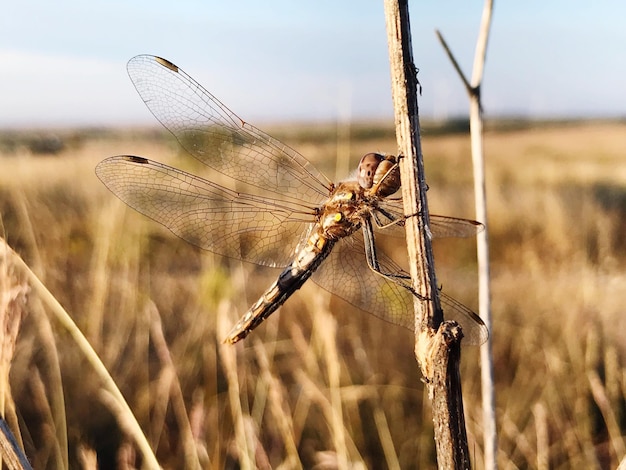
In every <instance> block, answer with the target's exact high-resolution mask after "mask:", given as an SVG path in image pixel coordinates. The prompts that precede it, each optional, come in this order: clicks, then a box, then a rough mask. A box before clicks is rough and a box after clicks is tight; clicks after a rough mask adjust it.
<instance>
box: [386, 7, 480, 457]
mask: <svg viewBox="0 0 626 470" xmlns="http://www.w3.org/2000/svg"><path fill="white" fill-rule="evenodd" d="M385 18H386V23H387V40H388V45H389V59H390V63H391V82H392V83H391V85H392V96H393V103H394V110H395V123H396V135H397V138H398V147H399V149H400V152H401V154H402V155H403V156H404V158H402V159H401V165H400V171H401V179H402V198H403V200H404V211H405V214H417V216H416V217H409V218H408V219H407V223H406V232H407V249H408V254H409V264H410V272H411V279H412V283H413V288H414V289H415V291H416V292H417V293H418V294H419V295H420V296H422V298H426V299H430V300H429V301H427V302H423V301H418V299H416V302H415V337H416V345H415V354H416V357H417V361H418V363H419V366H420V369H421V371H422V374H423V375H424V377H425V380H426V382H427V384H428V385H427V386H428V388H429V396H430V397H431V400H432V404H433V422H434V429H435V442H436V447H437V462H438V465H439V468H446V469H452V468H469V467H470V461H469V453H468V447H467V435H466V431H465V418H464V414H463V401H462V396H461V383H460V374H459V368H458V367H459V360H460V354H461V349H460V342H461V338H462V333H461V329H460V328H459V327H458V325H456V324H454V323H452V322H443V323H442V321H443V312H442V310H441V305H440V301H439V293H438V290H437V288H436V286H437V281H436V277H435V270H434V257H433V252H432V243H431V237H430V230H429V225H430V221H429V214H428V203H427V200H426V183H425V176H424V162H423V157H422V152H421V143H420V130H419V114H418V105H417V93H418V88H419V84H418V82H417V77H416V76H415V70H416V67H415V65H414V63H413V57H412V47H411V36H410V24H409V16H408V2H407V0H385Z"/></svg>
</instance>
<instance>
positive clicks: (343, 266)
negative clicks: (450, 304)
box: [311, 231, 414, 329]
mask: <svg viewBox="0 0 626 470" xmlns="http://www.w3.org/2000/svg"><path fill="white" fill-rule="evenodd" d="M311 279H313V281H314V282H315V283H316V284H318V285H319V286H321V287H323V288H324V289H326V290H327V291H329V292H331V293H333V294H335V295H338V296H339V297H341V298H342V299H344V300H345V301H347V302H348V303H350V304H352V305H354V306H355V307H357V308H359V309H361V310H364V311H366V312H368V313H371V314H373V315H375V316H377V317H379V318H381V319H383V320H385V321H388V322H390V323H394V324H396V325H401V326H403V327H405V328H409V329H413V324H414V321H413V314H412V312H413V295H412V294H411V293H410V292H409V291H408V290H406V289H404V288H403V287H401V286H400V285H398V284H396V283H393V282H391V281H389V280H387V279H386V278H385V277H383V276H380V275H378V274H376V273H375V272H374V271H372V270H371V269H370V268H369V266H368V265H367V261H366V259H365V246H364V243H363V235H362V234H361V232H360V231H359V232H357V233H355V234H353V235H352V236H350V237H348V238H344V239H342V240H339V241H338V242H337V243H336V244H335V247H334V249H333V251H332V253H331V254H330V255H329V256H328V258H327V259H326V260H325V261H324V262H323V263H322V264H321V265H320V267H319V268H318V269H317V271H316V272H315V273H314V274H313V275H312V276H311Z"/></svg>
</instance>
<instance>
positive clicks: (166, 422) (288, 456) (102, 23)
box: [0, 0, 626, 468]
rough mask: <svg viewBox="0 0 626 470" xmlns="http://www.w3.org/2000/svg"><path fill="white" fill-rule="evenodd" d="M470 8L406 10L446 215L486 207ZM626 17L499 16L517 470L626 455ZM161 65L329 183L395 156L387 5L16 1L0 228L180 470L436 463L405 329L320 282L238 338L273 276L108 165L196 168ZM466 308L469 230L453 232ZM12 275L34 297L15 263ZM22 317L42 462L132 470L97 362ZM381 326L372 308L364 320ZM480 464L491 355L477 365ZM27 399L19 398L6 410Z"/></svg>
mask: <svg viewBox="0 0 626 470" xmlns="http://www.w3.org/2000/svg"><path fill="white" fill-rule="evenodd" d="M481 10H482V4H480V3H474V4H469V3H468V2H462V1H458V0H457V1H453V2H450V3H448V4H446V5H438V4H434V3H433V4H427V5H420V4H417V3H414V4H412V10H411V21H412V29H413V46H414V53H415V59H416V62H417V66H418V67H419V69H420V72H419V79H420V82H421V84H422V86H423V93H422V96H421V97H420V101H419V102H420V112H421V118H422V123H423V132H422V134H423V150H424V153H425V158H426V162H425V165H426V177H427V183H428V184H429V188H430V189H429V203H430V209H431V211H432V212H433V213H438V214H444V215H451V216H457V217H466V218H473V207H474V204H473V201H472V197H473V189H472V183H473V182H472V170H471V155H470V148H469V136H468V125H467V118H466V115H467V109H468V104H467V97H466V95H465V91H464V89H463V87H462V85H461V83H460V81H459V79H458V77H457V75H456V73H455V72H454V70H453V68H452V66H451V65H450V64H449V62H448V59H447V58H446V56H445V54H444V52H443V50H442V48H441V47H440V45H439V43H438V42H437V40H436V37H435V35H434V29H435V28H438V29H439V30H441V32H442V33H443V34H444V36H445V38H446V40H447V41H448V43H449V44H450V46H451V47H452V49H453V51H454V53H455V54H456V57H457V59H458V60H459V61H460V63H461V66H462V67H463V69H464V70H465V72H466V74H468V75H470V74H471V66H472V62H473V55H474V45H475V40H476V35H477V30H478V25H479V21H480V16H481ZM625 15H626V6H625V5H624V4H623V3H621V2H617V1H605V2H601V3H589V4H584V5H583V4H572V3H571V2H564V1H555V2H550V3H549V4H547V3H545V2H544V3H541V2H536V3H535V4H525V5H524V6H523V7H522V6H520V5H517V4H514V3H510V2H509V3H502V4H500V3H496V6H495V11H494V17H493V27H492V33H491V37H490V43H489V46H488V55H487V64H486V70H485V79H484V82H483V89H482V96H483V105H484V109H485V117H486V119H487V123H486V134H485V152H486V170H487V197H488V214H489V220H488V222H489V227H490V230H491V232H490V239H491V261H492V290H493V291H492V297H493V306H492V310H493V311H492V314H493V318H494V326H493V331H492V332H491V335H492V339H493V342H494V343H493V344H494V356H495V375H496V400H497V403H496V404H497V410H496V414H497V419H498V429H499V434H500V441H499V454H498V460H499V463H500V465H501V467H502V468H615V467H616V465H617V463H618V462H619V461H620V460H621V459H622V458H623V457H624V454H625V453H626V445H625V442H624V439H623V435H624V432H625V431H624V430H625V429H626V410H625V396H626V368H625V366H624V359H625V353H626V348H625V346H626V344H625V340H624V337H623V331H624V328H625V327H626V325H625V324H624V323H625V321H624V297H625V294H626V272H625V269H624V262H625V261H626V241H625V240H626V237H625V236H624V234H625V229H626V156H625V151H626V121H625V117H626V87H624V85H623V77H624V76H625V75H626V60H625V59H624V54H623V45H624V44H626V30H624V28H623V27H622V25H621V23H622V22H623V21H622V20H623V18H624V17H625ZM141 53H151V54H156V55H160V56H163V57H165V58H167V59H169V60H171V61H173V62H174V63H175V64H177V65H178V66H180V67H181V68H183V69H184V70H185V71H186V72H188V73H189V74H190V75H191V76H193V77H194V78H195V79H196V80H197V81H198V82H200V83H201V84H203V85H204V86H205V87H206V88H207V89H208V90H209V91H211V92H212V93H214V94H215V95H216V96H217V97H218V98H219V99H220V100H222V101H223V102H224V103H225V104H226V105H227V106H228V107H230V108H231V109H233V110H234V111H235V112H236V113H237V114H239V115H240V116H241V117H242V118H244V119H246V120H247V121H249V122H252V123H253V124H255V125H257V126H259V127H261V128H262V129H264V130H266V131H267V132H269V133H270V134H272V135H273V136H275V137H277V138H279V139H281V140H283V141H284V142H286V143H288V144H290V145H291V146H292V147H294V148H295V149H297V150H298V151H299V152H300V153H302V154H303V155H304V156H305V157H306V158H308V159H309V160H310V161H312V162H313V163H314V165H315V166H317V167H318V168H319V169H321V170H322V171H323V172H325V173H326V174H327V175H328V176H329V177H331V178H335V177H336V178H342V177H345V176H346V175H347V173H348V172H349V171H351V170H353V169H354V168H356V165H357V163H358V161H359V159H360V157H361V156H362V155H363V154H364V153H366V152H370V151H382V152H387V153H392V154H393V153H395V152H396V143H395V133H394V129H393V122H392V121H393V118H392V116H393V110H392V104H391V98H390V86H389V66H388V59H387V45H386V33H385V23H384V16H383V5H382V2H368V3H367V4H364V3H363V2H356V1H350V2H342V3H341V4H337V2H329V1H324V2H299V3H298V4H294V3H293V2H287V1H280V2H273V3H272V7H271V8H269V7H267V6H264V5H261V4H258V3H255V2H249V1H244V2H239V3H238V4H237V7H236V8H235V7H233V6H232V5H229V4H228V3H227V2H177V3H169V2H160V1H159V2H150V3H148V2H144V1H138V2H99V3H91V4H87V3H81V2H69V1H63V2H56V3H47V2H29V3H24V2H22V3H19V2H13V3H12V4H11V5H10V6H7V7H6V8H5V11H4V13H3V15H2V16H1V17H0V63H1V64H2V66H0V223H1V227H2V229H1V230H2V234H3V237H4V238H5V239H6V240H7V242H8V243H9V245H10V246H12V247H13V248H14V249H15V250H16V251H17V252H18V253H19V254H20V255H21V256H22V257H23V258H24V260H25V261H26V262H27V263H28V264H29V266H30V267H31V268H32V269H33V270H34V271H35V272H36V273H37V274H38V275H39V276H40V278H41V279H42V280H43V282H44V283H45V284H46V285H47V287H48V288H49V289H50V290H51V292H52V293H53V294H54V295H55V296H56V297H57V298H58V299H59V301H60V302H61V303H62V304H63V306H64V307H65V308H66V309H67V310H68V311H69V312H70V314H71V315H72V316H73V317H74V319H75V320H76V322H77V323H78V324H79V326H80V327H81V329H82V330H83V331H84V332H85V334H86V335H87V337H88V338H89V340H90V342H91V343H92V344H93V345H94V347H95V348H96V350H97V351H98V353H99V354H100V356H101V358H102V359H103V361H104V362H105V364H106V366H107V368H108V369H109V370H110V371H111V373H112V374H113V377H114V379H115V380H116V382H117V383H118V385H119V386H120V388H121V389H122V392H123V393H124V395H125V396H126V398H127V400H128V401H129V403H130V405H131V408H132V409H133V411H134V412H135V414H136V416H137V418H138V420H139V422H140V424H141V425H142V428H143V429H144V430H145V432H146V434H147V435H148V438H149V440H150V442H151V444H152V445H153V448H155V449H156V452H157V457H158V458H159V461H160V462H161V464H162V465H163V466H164V467H166V468H182V467H183V466H191V462H194V458H191V457H190V456H189V453H188V452H186V450H188V449H189V448H190V447H191V448H192V449H194V450H195V453H196V455H197V456H198V457H197V459H198V460H199V462H200V464H201V465H202V466H203V467H207V468H225V467H226V468H237V467H238V466H239V465H240V455H241V454H240V452H241V449H242V446H243V447H245V448H247V449H248V450H249V452H250V453H251V455H252V456H253V458H254V460H255V464H256V466H258V467H262V468H263V467H265V468H269V467H279V466H281V465H283V466H285V467H289V468H291V467H298V466H299V465H301V466H302V467H304V468H312V467H314V466H318V468H333V467H341V466H342V465H343V466H346V465H351V466H354V467H357V468H385V467H388V468H430V467H433V466H434V465H435V449H434V442H433V439H432V420H431V415H430V402H429V400H428V397H427V396H426V394H425V391H424V390H425V389H424V386H423V384H422V383H421V382H420V374H419V371H418V368H417V366H416V363H415V360H414V357H413V352H412V351H413V337H412V335H411V333H410V332H409V331H407V330H404V329H402V328H399V327H396V326H393V325H388V324H386V323H383V322H381V321H380V320H378V319H376V318H374V317H371V316H369V315H364V314H361V313H360V312H355V311H353V310H351V309H349V308H347V307H346V306H345V305H344V304H342V303H340V302H337V301H336V299H334V298H332V297H330V296H328V295H327V294H326V293H325V292H324V291H322V290H321V289H320V288H318V287H317V286H315V285H307V286H305V287H304V288H303V289H302V291H301V292H299V293H298V294H296V295H295V296H294V297H293V298H291V299H290V300H289V301H288V302H287V304H286V305H285V306H284V307H283V308H282V309H281V311H280V312H279V313H276V314H274V315H272V317H270V319H269V320H268V321H266V322H265V324H264V325H263V326H261V327H260V328H259V329H258V330H257V331H255V332H254V333H253V334H252V335H251V336H250V337H249V338H248V339H246V340H245V341H244V343H243V344H242V345H239V346H237V347H236V348H231V349H224V348H223V347H221V346H220V342H221V340H222V339H223V337H224V333H225V331H226V330H227V329H228V328H229V326H230V325H232V324H233V323H234V322H235V321H236V319H237V318H239V316H240V315H241V314H242V313H243V312H244V311H245V310H246V309H247V308H248V307H249V305H250V304H251V303H253V302H254V301H255V300H256V299H257V298H258V295H259V294H260V293H261V292H262V291H263V290H264V289H265V288H266V287H267V286H268V285H269V284H270V283H271V282H272V281H273V280H274V279H275V276H276V272H274V271H272V270H267V269H263V268H259V267H257V266H253V265H247V264H245V263H240V262H237V261H233V260H229V259H224V258H221V257H219V256H215V255H214V254H212V253H208V252H203V251H201V250H198V249H196V248H194V247H192V246H190V245H188V244H186V243H185V242H183V241H182V240H179V239H177V238H176V237H174V236H173V235H171V234H170V233H169V232H168V231H167V230H165V229H163V228H162V227H161V226H159V225H157V224H156V223H154V222H152V221H150V220H147V219H145V218H144V217H142V216H140V215H139V214H137V213H135V212H133V211H132V210H130V209H127V208H126V207H125V206H124V205H123V204H121V203H120V202H119V201H118V200H117V199H116V198H115V197H114V196H113V195H112V194H111V193H109V192H108V191H107V190H106V189H105V188H104V186H103V185H102V184H101V183H100V182H99V181H98V179H97V178H96V176H95V174H94V171H93V169H94V167H95V165H96V164H97V163H98V162H99V161H101V160H102V159H104V158H106V157H108V156H111V155H117V154H135V155H142V156H145V157H149V158H152V159H154V160H159V161H163V162H168V163H170V164H173V165H176V166H179V167H184V168H188V169H189V168H190V160H191V157H189V155H186V154H185V153H184V152H183V151H182V150H181V149H180V148H179V147H178V145H177V143H176V142H175V140H174V139H173V138H172V137H171V135H170V134H169V133H167V131H165V130H164V129H163V128H161V127H159V126H158V123H157V122H156V121H155V120H154V118H153V117H152V115H151V114H150V112H149V111H148V110H147V109H146V107H145V105H144V104H143V103H142V102H141V99H140V98H139V97H138V95H137V93H136V92H135V90H134V88H133V86H132V83H131V82H130V80H129V79H128V76H127V74H126V70H125V65H126V62H127V61H128V59H129V58H131V57H132V56H134V55H137V54H141ZM435 250H436V251H435V257H436V262H437V272H438V278H439V280H440V282H442V284H443V286H444V289H445V291H446V292H447V293H449V294H451V295H453V296H454V297H455V298H457V299H459V300H460V301H462V302H463V303H464V304H466V305H468V306H469V307H471V308H474V309H475V308H476V306H477V302H476V298H477V291H476V290H477V280H476V274H475V272H476V262H475V243H474V242H473V241H472V240H471V239H470V240H466V239H465V240H438V241H436V244H435ZM2 267H3V269H2V272H3V274H4V275H3V276H2V278H3V281H2V283H0V288H2V289H4V290H5V291H6V292H8V291H10V290H11V287H12V286H13V284H14V283H17V284H19V283H20V282H23V280H21V279H20V278H19V276H17V275H14V273H13V272H12V271H11V270H10V269H9V268H8V267H6V266H4V265H3V266H2ZM45 313H46V309H45V307H43V306H42V305H41V304H40V303H39V302H38V301H37V299H36V298H35V297H34V296H30V297H29V299H28V302H27V303H26V305H24V306H23V308H22V315H21V318H22V324H21V331H20V334H19V336H18V340H17V344H16V345H15V347H16V349H15V353H14V355H13V364H12V367H11V375H10V388H11V392H10V393H7V396H6V397H5V399H7V400H8V403H12V400H14V406H13V405H10V406H8V409H14V410H15V412H14V415H15V421H16V423H18V425H19V433H20V434H21V439H22V440H23V442H24V445H25V448H26V451H27V455H28V456H29V457H30V458H31V459H33V463H34V466H35V468H62V467H64V466H65V465H66V462H69V464H68V465H69V467H71V468H95V465H96V461H97V464H98V465H99V467H100V468H111V467H119V468H130V467H133V466H138V465H139V463H140V462H139V461H138V459H137V457H136V456H135V453H134V451H133V447H132V445H131V444H130V443H129V441H128V439H127V438H126V437H125V433H124V432H123V431H122V430H121V427H120V425H119V424H118V423H117V421H116V419H115V417H114V416H115V413H114V410H112V409H111V408H110V407H109V406H107V401H106V399H105V398H103V396H102V394H101V392H100V388H101V387H100V385H101V384H100V383H98V381H97V380H95V379H94V378H93V373H92V371H91V369H90V366H89V365H87V364H86V363H85V361H84V359H82V358H81V356H80V355H79V354H78V352H77V350H76V348H75V347H73V345H72V343H71V342H70V341H68V339H67V337H66V335H65V333H64V332H63V330H62V329H61V328H59V327H57V326H56V325H55V324H54V323H53V324H51V325H50V324H48V323H47V320H46V318H47V317H46V315H45ZM370 317H371V318H370ZM463 354H464V356H463V364H462V366H463V371H462V373H463V381H464V382H463V386H464V397H465V401H466V403H465V407H466V414H467V416H466V419H467V426H468V434H469V437H470V450H471V452H472V455H473V459H472V460H473V461H474V462H475V466H476V468H482V435H481V432H482V430H481V419H482V418H481V409H480V406H481V403H480V381H479V376H480V370H479V368H480V365H479V363H478V349H477V348H472V347H466V348H465V349H464V351H463ZM11 397H12V398H11Z"/></svg>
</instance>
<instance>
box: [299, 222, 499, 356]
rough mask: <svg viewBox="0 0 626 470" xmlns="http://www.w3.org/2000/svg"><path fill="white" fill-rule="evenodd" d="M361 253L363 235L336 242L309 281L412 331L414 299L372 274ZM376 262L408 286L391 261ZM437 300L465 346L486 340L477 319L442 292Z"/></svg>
mask: <svg viewBox="0 0 626 470" xmlns="http://www.w3.org/2000/svg"><path fill="white" fill-rule="evenodd" d="M364 251H365V246H364V242H363V235H362V234H361V233H360V232H359V233H355V234H354V235H352V236H351V237H349V238H348V239H343V240H340V241H339V242H337V244H336V245H335V248H334V250H333V252H332V253H331V254H330V256H329V257H328V259H326V261H324V263H322V265H321V266H320V267H319V268H318V270H317V271H316V272H315V273H314V274H313V276H312V277H311V279H313V281H314V282H315V283H317V284H318V285H319V286H321V287H322V288H324V289H326V290H328V291H329V292H332V293H333V294H336V295H338V296H339V297H341V298H342V299H344V300H346V301H347V302H348V303H350V304H352V305H354V306H355V307H357V308H359V309H361V310H364V311H366V312H368V313H371V314H373V315H375V316H377V317H379V318H381V319H383V320H385V321H388V322H390V323H394V324H396V325H400V326H403V327H405V328H408V329H410V330H413V329H414V328H415V320H414V314H413V302H414V296H413V295H412V294H411V293H410V292H409V291H408V290H407V289H405V288H404V287H402V286H401V285H399V284H397V283H395V282H393V281H391V280H390V279H389V278H387V277H384V276H381V275H380V274H377V273H375V272H374V271H372V270H371V269H370V267H369V266H368V264H367V261H366V259H365V255H364ZM377 258H378V262H379V264H380V268H381V271H383V272H385V273H387V274H391V275H393V276H398V277H400V278H405V279H409V281H408V282H410V277H409V274H408V273H407V272H406V271H404V270H402V269H401V268H400V266H398V264H396V263H395V262H394V261H393V260H392V259H391V258H389V257H388V256H386V255H385V254H384V253H381V252H380V251H379V252H377ZM439 296H440V299H441V303H442V307H443V311H444V317H445V318H446V320H455V321H456V322H458V323H459V324H460V325H461V327H462V328H463V334H464V335H465V340H466V341H467V343H469V344H474V345H480V344H482V343H484V342H485V341H486V340H487V338H488V337H489V331H488V330H487V327H486V326H485V324H484V323H483V321H482V320H481V319H480V317H479V316H478V315H476V314H475V313H474V312H472V311H471V310H470V309H469V308H467V307H466V306H464V305H463V304H461V303H460V302H458V301H456V300H455V299H453V298H452V297H450V296H449V295H447V294H446V293H445V292H439Z"/></svg>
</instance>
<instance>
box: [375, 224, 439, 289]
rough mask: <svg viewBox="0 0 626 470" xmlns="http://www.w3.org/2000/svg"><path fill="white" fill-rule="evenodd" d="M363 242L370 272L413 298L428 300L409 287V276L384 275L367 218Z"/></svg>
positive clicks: (397, 274)
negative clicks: (398, 287) (404, 290)
mask: <svg viewBox="0 0 626 470" xmlns="http://www.w3.org/2000/svg"><path fill="white" fill-rule="evenodd" d="M363 240H364V242H365V258H366V259H367V264H368V266H369V267H370V269H371V270H372V271H374V272H375V273H376V274H379V275H381V276H383V277H385V278H387V279H389V280H390V281H392V282H395V283H396V284H398V285H400V286H402V287H404V288H405V289H406V290H408V291H409V292H411V294H413V295H414V296H415V297H417V298H418V299H420V300H429V299H428V298H426V297H424V296H423V295H421V294H419V293H418V292H417V291H416V290H415V289H414V288H413V286H411V285H410V284H409V283H408V282H407V281H410V280H411V276H409V275H408V274H403V273H386V272H384V271H383V270H382V268H381V266H380V263H379V262H378V256H377V255H376V245H375V243H374V230H373V227H372V220H371V219H370V218H369V217H367V218H365V219H364V221H363Z"/></svg>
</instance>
